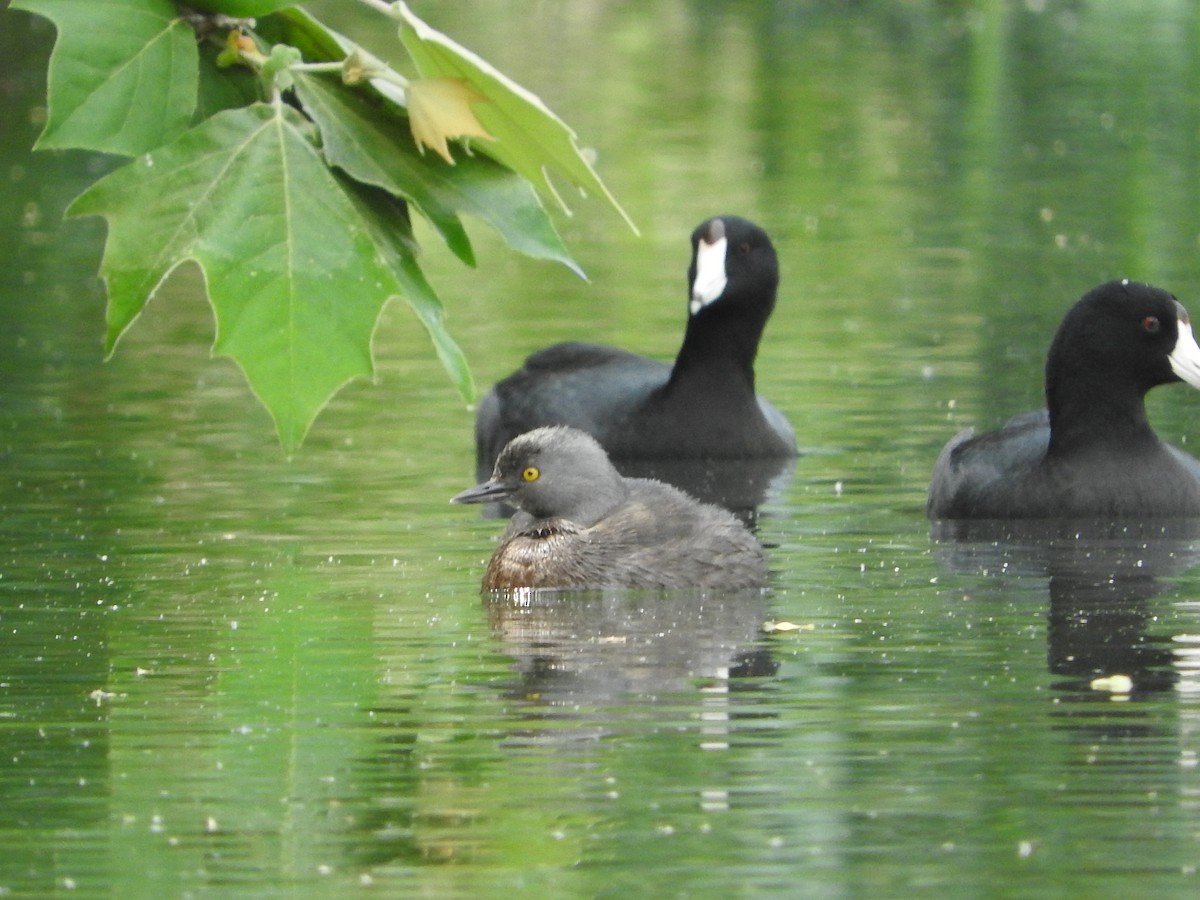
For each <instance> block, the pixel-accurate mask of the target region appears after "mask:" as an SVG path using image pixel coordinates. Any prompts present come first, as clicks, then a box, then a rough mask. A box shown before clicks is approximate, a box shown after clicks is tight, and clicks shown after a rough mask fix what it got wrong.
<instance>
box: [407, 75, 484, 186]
mask: <svg viewBox="0 0 1200 900" xmlns="http://www.w3.org/2000/svg"><path fill="white" fill-rule="evenodd" d="M486 99H487V98H485V97H484V96H483V95H482V94H480V93H478V92H477V91H475V90H473V89H472V88H471V86H470V85H469V84H467V82H466V81H464V80H463V79H461V78H421V79H418V80H416V81H411V82H409V85H408V119H409V124H410V126H411V127H412V135H413V140H415V141H416V142H417V146H418V147H420V148H422V149H424V148H425V147H429V148H430V149H431V150H435V151H437V154H438V156H440V157H441V158H442V159H444V160H445V161H446V162H448V163H450V165H454V157H453V156H451V155H450V148H449V146H448V145H447V144H446V140H447V139H448V138H462V137H477V138H484V139H485V140H489V141H490V140H495V139H494V138H493V137H492V136H491V135H490V134H488V131H487V129H486V128H484V127H483V126H482V125H481V124H480V123H479V120H478V119H477V118H475V113H474V111H473V110H472V109H471V104H472V103H481V102H483V101H484V100H486Z"/></svg>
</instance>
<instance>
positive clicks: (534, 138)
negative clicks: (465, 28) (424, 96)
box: [393, 3, 637, 232]
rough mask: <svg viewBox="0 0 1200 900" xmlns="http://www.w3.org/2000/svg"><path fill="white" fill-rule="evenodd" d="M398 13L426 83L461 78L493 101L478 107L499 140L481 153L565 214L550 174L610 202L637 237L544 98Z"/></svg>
mask: <svg viewBox="0 0 1200 900" xmlns="http://www.w3.org/2000/svg"><path fill="white" fill-rule="evenodd" d="M393 9H394V10H396V13H397V14H398V16H399V18H400V21H401V25H400V40H401V41H402V42H403V43H404V47H405V49H406V50H408V53H409V55H410V56H411V57H412V59H413V62H414V63H415V64H416V67H417V71H419V72H420V73H421V75H422V77H424V78H461V79H463V80H464V81H466V82H467V83H468V84H469V85H470V86H471V87H472V88H474V89H475V90H476V91H477V92H478V93H479V94H481V95H482V96H483V97H485V98H486V100H487V101H488V102H484V103H477V104H473V106H472V109H473V111H474V112H475V115H476V116H477V117H478V118H479V121H480V122H481V123H482V124H483V126H484V128H486V129H487V131H488V132H489V133H490V134H492V135H493V136H494V137H495V138H496V140H494V141H486V142H479V143H478V144H477V145H476V146H478V147H479V148H480V150H481V151H483V152H484V153H487V154H488V155H489V156H492V157H494V158H495V159H497V160H499V161H500V162H502V163H504V164H505V165H506V166H508V167H509V168H511V169H513V170H514V171H516V172H519V173H520V174H522V175H524V176H525V177H526V178H527V179H529V181H530V182H532V183H533V184H535V185H539V186H540V187H541V188H543V189H544V190H546V191H547V192H548V193H549V194H550V195H551V196H553V197H554V198H555V199H556V200H558V202H559V203H560V204H562V206H563V209H564V210H565V209H566V208H567V207H566V204H563V203H562V198H561V197H560V196H559V195H558V193H557V192H556V191H555V190H554V185H553V184H552V183H551V182H550V179H549V177H548V176H547V170H548V169H553V170H555V171H557V172H559V173H561V174H562V175H564V176H565V177H566V178H568V179H569V180H570V181H571V182H572V183H573V184H575V185H576V186H578V187H579V188H580V189H582V190H584V191H587V192H589V193H592V194H594V195H596V196H598V197H602V198H604V199H605V200H606V201H608V204H609V205H610V206H611V207H612V208H613V209H614V210H616V211H617V213H618V214H620V216H621V217H622V218H623V219H624V220H625V222H626V223H627V224H628V225H629V227H630V228H632V229H633V230H634V231H635V232H636V231H637V227H636V226H635V225H634V224H633V221H632V220H631V219H630V218H629V216H628V215H626V213H625V210H623V209H622V208H621V206H620V204H619V203H617V201H616V199H615V198H614V197H613V196H612V194H610V193H609V191H608V188H607V187H605V186H604V182H602V181H601V180H600V177H599V176H598V175H597V174H596V173H595V171H594V170H593V169H592V167H591V165H590V164H589V163H588V161H587V160H586V159H585V158H584V156H583V154H582V153H581V152H580V149H579V146H578V144H576V138H575V132H573V131H572V130H571V129H570V128H569V127H568V126H567V124H566V123H565V122H563V121H562V120H561V119H560V118H558V117H557V116H556V115H554V113H552V112H551V111H550V110H549V109H548V108H547V107H546V105H545V104H544V103H543V102H542V101H541V99H540V98H538V97H537V96H535V95H534V94H532V93H530V92H529V91H527V90H526V89H525V88H523V87H521V86H520V85H519V84H517V83H516V82H514V81H512V80H511V79H510V78H508V77H507V76H506V75H504V74H503V73H502V72H500V71H498V70H497V69H495V68H494V67H493V66H491V65H490V64H489V63H487V62H485V61H484V60H482V59H480V58H479V57H478V56H476V55H475V54H474V53H472V52H471V51H470V50H467V49H466V48H465V47H461V46H459V45H458V44H456V43H455V42H454V41H452V40H450V38H448V37H446V36H445V35H444V34H442V33H441V32H440V31H437V30H436V29H433V28H431V27H429V25H427V24H425V22H423V21H422V20H421V19H419V18H417V17H416V16H415V15H413V13H412V11H411V10H409V9H408V7H407V6H406V5H405V4H404V3H396V4H395V5H394V7H393Z"/></svg>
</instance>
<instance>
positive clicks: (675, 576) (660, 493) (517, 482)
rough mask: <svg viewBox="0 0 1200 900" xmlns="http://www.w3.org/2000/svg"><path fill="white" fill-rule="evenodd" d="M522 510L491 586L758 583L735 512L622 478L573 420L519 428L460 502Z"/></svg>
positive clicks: (762, 574) (754, 557)
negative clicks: (570, 423) (567, 424)
mask: <svg viewBox="0 0 1200 900" xmlns="http://www.w3.org/2000/svg"><path fill="white" fill-rule="evenodd" d="M492 500H506V501H507V502H509V503H511V504H513V505H515V506H516V507H517V509H518V511H517V513H516V514H515V515H514V516H513V517H512V519H511V520H510V522H509V524H508V529H507V530H506V531H505V533H504V536H503V538H502V540H501V542H500V546H499V547H498V548H497V549H496V552H495V553H494V554H493V555H492V558H491V561H490V562H489V563H488V567H487V573H486V574H485V576H484V579H483V587H484V588H485V589H487V590H493V589H503V588H520V587H534V588H538V587H589V588H600V587H637V588H684V587H699V588H709V589H726V590H730V589H736V588H746V587H755V586H759V585H762V584H763V583H764V582H765V580H766V575H767V565H766V558H765V556H764V554H763V551H762V547H761V546H760V545H759V543H758V541H757V539H756V538H755V537H754V535H752V534H751V533H750V532H749V531H748V530H747V529H746V528H745V526H743V525H742V523H741V522H739V521H738V520H737V519H736V518H735V517H734V516H733V515H732V514H731V513H729V512H727V511H726V510H723V509H720V508H718V507H715V506H709V505H707V504H703V503H700V502H698V501H696V500H694V499H693V498H691V497H690V496H688V495H687V494H685V493H683V492H682V491H680V490H677V489H676V488H673V487H671V486H670V485H666V484H663V483H662V482H659V481H653V480H650V479H644V478H625V477H623V476H622V475H621V474H620V473H619V472H618V471H617V470H616V469H615V468H614V467H613V465H612V463H611V462H610V461H609V459H608V457H607V456H606V454H605V453H604V450H603V448H602V447H601V446H600V445H599V444H598V443H597V442H596V441H595V440H594V439H593V438H592V437H590V436H589V435H587V434H585V433H584V432H582V431H579V430H578V429H574V428H567V427H561V426H556V427H546V428H539V429H536V430H534V431H532V432H529V433H528V434H523V435H519V436H518V437H516V438H514V439H513V440H512V441H511V442H510V443H509V444H508V445H507V446H506V447H505V448H504V450H503V452H502V453H501V454H500V458H499V459H498V460H497V461H496V466H495V470H494V472H493V474H492V477H491V479H490V480H488V481H486V482H484V483H483V484H480V485H478V486H477V487H474V488H471V489H470V490H467V491H464V492H463V493H461V494H459V495H458V496H456V497H455V498H454V501H455V502H458V503H485V502H489V501H492Z"/></svg>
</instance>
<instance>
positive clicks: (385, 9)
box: [358, 0, 399, 19]
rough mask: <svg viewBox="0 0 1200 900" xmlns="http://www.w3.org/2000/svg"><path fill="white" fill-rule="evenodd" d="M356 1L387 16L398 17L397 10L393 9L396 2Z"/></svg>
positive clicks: (377, 0) (380, 0) (383, 0)
mask: <svg viewBox="0 0 1200 900" xmlns="http://www.w3.org/2000/svg"><path fill="white" fill-rule="evenodd" d="M358 2H359V3H362V4H365V5H366V6H369V7H371V9H373V10H375V11H376V12H381V13H383V14H384V15H385V16H388V17H389V18H392V19H396V18H399V15H398V13H397V10H396V9H395V7H396V6H397V5H398V4H396V3H391V2H388V0H358Z"/></svg>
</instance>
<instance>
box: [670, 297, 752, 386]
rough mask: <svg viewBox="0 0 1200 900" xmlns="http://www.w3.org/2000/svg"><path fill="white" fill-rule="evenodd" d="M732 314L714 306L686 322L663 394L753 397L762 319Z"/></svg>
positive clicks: (742, 313) (742, 314)
mask: <svg viewBox="0 0 1200 900" xmlns="http://www.w3.org/2000/svg"><path fill="white" fill-rule="evenodd" d="M719 302H724V301H719ZM732 312H733V311H731V310H728V309H722V308H721V307H720V305H719V304H718V305H714V306H712V307H710V308H708V309H703V310H701V311H700V312H699V313H697V314H696V315H693V316H691V317H690V318H689V319H688V324H687V331H686V332H685V333H684V337H683V345H682V346H681V347H680V348H679V353H678V355H676V357H675V366H674V368H673V369H672V370H671V378H670V380H669V381H668V383H667V385H666V391H667V392H676V391H683V390H689V389H692V388H700V389H702V390H704V391H705V392H706V393H707V394H709V395H710V396H714V395H716V394H726V395H728V394H730V393H736V394H738V395H741V396H748V397H753V396H754V358H755V357H756V356H757V355H758V342H759V340H760V339H761V338H762V333H763V329H764V328H765V327H766V317H765V316H764V317H762V318H748V317H747V316H746V315H745V312H744V311H742V312H741V313H740V314H737V315H734V314H732Z"/></svg>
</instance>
